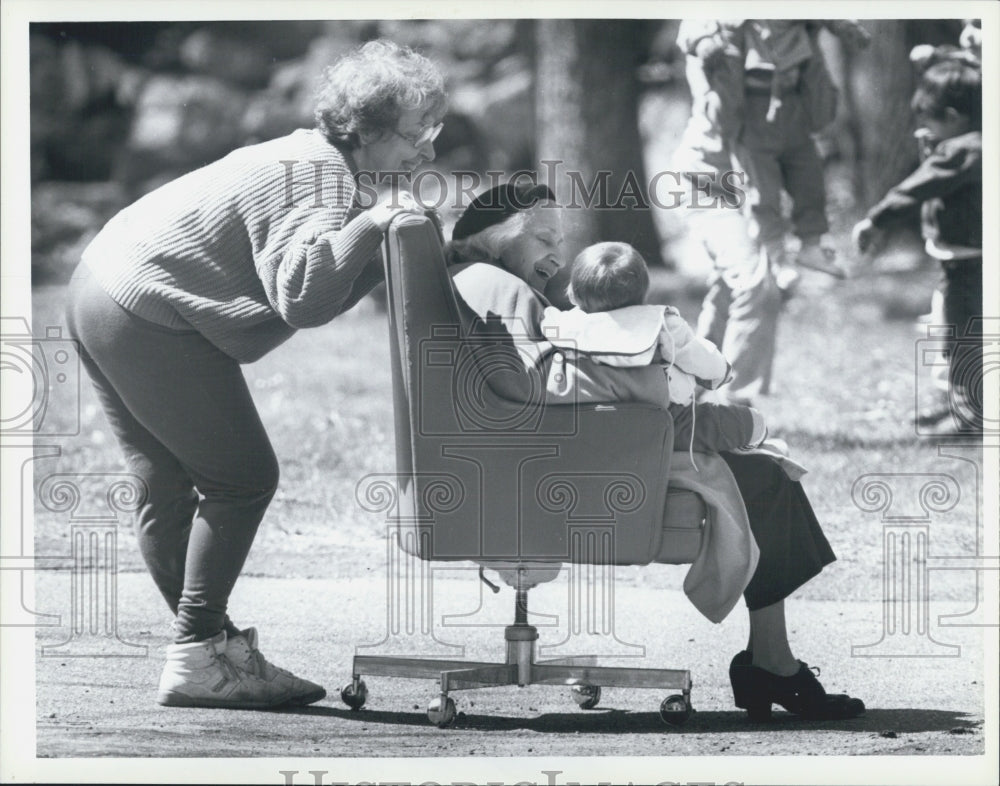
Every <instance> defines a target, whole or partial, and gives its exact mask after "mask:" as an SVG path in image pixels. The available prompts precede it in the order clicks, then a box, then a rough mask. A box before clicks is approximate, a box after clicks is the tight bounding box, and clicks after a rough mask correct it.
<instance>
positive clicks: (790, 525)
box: [720, 453, 837, 611]
mask: <svg viewBox="0 0 1000 786" xmlns="http://www.w3.org/2000/svg"><path fill="white" fill-rule="evenodd" d="M720 455H721V456H722V458H723V459H724V460H725V462H726V464H728V465H729V469H730V470H732V473H733V475H734V476H735V478H736V484H737V485H738V486H739V488H740V493H741V494H742V495H743V502H744V503H745V504H746V508H747V515H748V516H749V519H750V529H751V531H752V532H753V536H754V539H755V540H756V541H757V546H758V547H759V548H760V561H759V562H758V563H757V570H756V571H755V572H754V574H753V578H751V579H750V583H749V584H748V585H747V588H746V590H745V591H744V592H743V597H744V598H745V599H746V603H747V608H749V609H750V611H755V610H757V609H762V608H764V607H766V606H770V605H772V604H774V603H777V602H778V601H780V600H783V599H784V598H787V597H788V596H789V595H791V594H792V593H793V592H794V591H795V590H796V589H798V588H799V587H801V586H802V585H803V584H805V583H806V582H807V581H809V579H811V578H812V577H813V576H815V575H817V574H818V573H819V572H820V571H821V570H823V567H824V566H825V565H829V564H830V563H831V562H833V561H834V560H835V559H836V558H837V557H836V555H835V554H834V553H833V549H832V548H831V547H830V543H829V542H828V541H827V539H826V536H825V535H824V534H823V530H822V528H821V527H820V525H819V521H817V520H816V514H815V513H813V509H812V505H810V504H809V498H808V497H807V496H806V492H805V490H804V489H803V488H802V484H801V483H798V482H796V481H793V480H790V479H789V477H788V476H787V475H786V474H785V472H784V470H782V469H781V467H779V466H778V464H777V463H776V462H774V461H772V460H771V459H769V458H768V457H766V456H761V455H743V454H735V453H721V454H720Z"/></svg>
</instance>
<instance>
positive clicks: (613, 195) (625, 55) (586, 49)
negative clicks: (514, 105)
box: [535, 19, 662, 295]
mask: <svg viewBox="0 0 1000 786" xmlns="http://www.w3.org/2000/svg"><path fill="white" fill-rule="evenodd" d="M656 30H657V25H656V23H652V22H649V21H643V20H611V19H544V20H538V22H536V29H535V33H536V39H535V40H536V48H535V63H536V74H537V80H536V89H535V101H536V122H537V140H538V142H537V145H538V147H537V155H538V160H539V172H540V175H541V177H542V179H543V180H547V181H548V182H549V183H550V185H552V187H553V189H554V190H555V192H556V197H557V198H558V200H559V201H560V202H561V203H562V204H564V205H570V206H571V209H568V210H567V211H566V225H565V230H566V251H567V253H568V254H569V255H570V258H572V255H574V254H576V252H577V251H579V250H580V249H581V248H582V247H583V246H585V245H587V244H589V243H592V242H595V241H597V240H621V241H625V242H628V243H631V244H632V245H633V246H635V247H636V248H637V249H638V250H639V251H640V253H642V255H643V256H644V257H645V258H646V260H647V261H648V262H650V263H651V264H661V263H662V258H661V256H660V240H659V237H658V235H657V233H656V229H655V227H654V226H653V218H652V213H651V209H650V206H649V195H648V188H647V182H648V181H647V178H646V174H645V167H644V165H643V159H642V144H641V142H640V139H639V125H638V98H639V83H638V80H637V78H636V70H637V68H638V66H639V65H641V64H642V62H644V60H645V55H646V50H647V49H648V48H649V43H650V41H651V40H652V37H653V35H654V34H655V33H656ZM546 161H557V162H559V164H558V166H554V165H552V164H549V165H546V164H545V163H544V162H546ZM552 172H555V177H554V178H553V177H550V175H551V173H552ZM588 202H589V203H590V207H585V205H587V203H588ZM556 289H557V287H550V288H549V294H550V295H552V294H554V292H553V290H556Z"/></svg>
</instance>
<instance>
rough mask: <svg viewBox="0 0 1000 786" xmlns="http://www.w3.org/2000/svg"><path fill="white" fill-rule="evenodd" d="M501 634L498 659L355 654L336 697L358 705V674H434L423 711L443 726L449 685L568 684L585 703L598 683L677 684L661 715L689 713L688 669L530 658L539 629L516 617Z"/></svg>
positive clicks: (677, 719)
mask: <svg viewBox="0 0 1000 786" xmlns="http://www.w3.org/2000/svg"><path fill="white" fill-rule="evenodd" d="M504 638H505V639H506V642H507V659H506V661H505V662H503V663H493V662H486V661H468V660H447V659H435V658H405V657H392V656H384V655H355V656H354V666H353V675H352V682H351V683H350V684H348V685H347V686H345V687H344V689H343V690H342V691H341V698H342V699H343V700H344V703H345V704H347V705H348V706H350V707H351V708H352V709H360V708H361V706H363V704H364V703H365V699H366V698H367V686H366V685H365V683H364V680H363V679H362V676H371V677H407V678H415V679H436V680H439V682H440V695H439V696H438V698H437V699H435V700H433V701H432V702H431V703H430V705H429V706H428V709H427V715H428V718H429V719H430V721H431V722H432V723H435V724H436V725H438V726H440V727H442V728H444V727H445V726H448V725H450V723H451V722H452V721H453V720H454V718H455V703H454V701H453V700H452V699H451V698H450V696H449V695H448V694H449V693H450V692H451V691H457V690H468V689H471V688H483V687H492V686H499V685H517V686H520V687H524V686H525V685H567V686H572V687H574V699H575V700H576V701H577V703H578V704H579V705H580V706H581V707H585V708H587V709H589V708H591V707H593V706H595V705H596V704H597V701H598V700H599V698H600V688H601V687H614V688H664V689H672V690H679V691H681V695H673V696H669V697H667V698H666V699H664V701H663V702H662V704H661V705H660V717H661V718H662V719H663V720H664V721H665V722H667V723H670V724H671V725H679V724H681V723H683V722H684V721H685V720H687V718H688V717H689V716H690V714H691V672H690V671H688V670H687V669H640V668H634V667H619V666H601V665H599V664H598V658H597V657H596V656H591V655H583V656H575V657H568V658H554V659H551V660H541V661H539V660H536V659H535V641H536V640H537V639H538V631H537V630H536V629H535V627H534V626H533V625H526V624H524V623H521V622H515V624H513V625H508V626H507V628H506V629H505V631H504ZM581 689H582V690H581ZM588 689H589V690H588Z"/></svg>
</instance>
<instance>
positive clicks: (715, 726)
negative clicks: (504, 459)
mask: <svg viewBox="0 0 1000 786" xmlns="http://www.w3.org/2000/svg"><path fill="white" fill-rule="evenodd" d="M279 712H282V713H287V714H296V715H314V716H317V717H332V718H338V719H341V720H349V721H357V722H360V723H383V724H390V725H399V726H428V725H429V723H430V722H429V721H428V720H427V716H426V714H424V713H423V712H393V711H389V710H372V709H367V708H363V709H361V710H358V711H354V710H349V709H346V708H340V707H315V706H314V707H295V708H289V709H285V710H280V711H279ZM981 727H982V721H981V720H977V719H975V718H973V717H971V716H970V715H969V714H968V713H965V712H962V711H960V710H927V709H891V710H878V709H873V710H869V711H868V712H867V713H866V714H865V715H864V716H862V717H860V718H853V719H851V720H847V721H809V720H802V719H799V718H797V717H796V716H794V715H792V714H790V713H787V712H775V713H774V718H773V720H772V721H771V722H770V723H750V722H749V721H747V718H746V714H745V713H744V712H742V711H739V710H732V711H725V712H718V711H709V712H698V711H695V712H694V713H693V714H692V715H691V717H690V718H689V719H688V720H687V722H686V723H684V724H683V725H681V726H671V725H669V724H666V723H664V722H663V721H662V720H661V719H660V715H659V713H657V712H629V711H627V710H620V709H595V710H589V711H584V710H581V711H578V712H565V713H563V712H560V713H548V714H545V715H536V716H534V717H517V716H510V715H497V714H491V715H486V714H482V715H479V714H475V713H467V712H465V711H462V710H461V709H460V711H459V714H458V717H457V718H456V719H455V722H454V724H453V725H452V726H451V727H450V728H452V729H455V730H467V731H514V730H523V731H536V732H545V733H551V734H571V733H586V734H654V733H655V734H662V733H664V732H670V733H676V734H713V733H723V732H724V733H727V734H730V733H734V732H741V731H751V732H768V731H775V732H779V731H838V732H867V733H873V732H874V733H879V734H884V735H885V736H892V735H893V734H914V733H919V732H934V731H941V732H949V733H952V734H968V733H972V732H975V731H977V730H979V729H981Z"/></svg>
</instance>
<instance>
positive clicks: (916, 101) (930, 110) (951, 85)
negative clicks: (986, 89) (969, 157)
mask: <svg viewBox="0 0 1000 786" xmlns="http://www.w3.org/2000/svg"><path fill="white" fill-rule="evenodd" d="M910 108H911V109H912V110H913V112H914V114H917V115H926V116H927V117H933V118H943V117H944V115H945V111H946V110H947V109H949V108H951V109H954V110H955V111H956V112H957V113H958V114H960V115H962V116H964V117H967V118H969V123H970V125H971V127H972V128H973V129H974V130H980V129H982V127H983V78H982V73H981V72H980V70H979V69H978V68H975V67H974V66H971V65H969V64H968V63H965V62H962V61H961V60H944V61H941V62H939V63H935V64H934V65H932V66H931V67H930V68H928V69H927V70H926V71H924V73H923V74H922V75H921V77H920V82H919V84H918V85H917V89H916V92H915V93H914V94H913V100H912V101H911V102H910Z"/></svg>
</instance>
